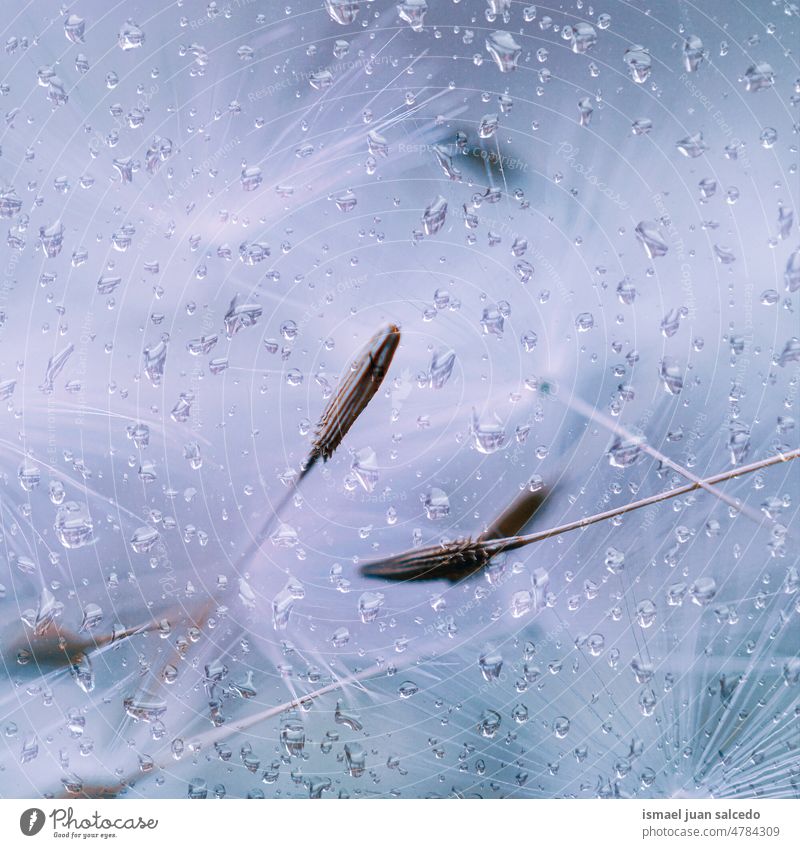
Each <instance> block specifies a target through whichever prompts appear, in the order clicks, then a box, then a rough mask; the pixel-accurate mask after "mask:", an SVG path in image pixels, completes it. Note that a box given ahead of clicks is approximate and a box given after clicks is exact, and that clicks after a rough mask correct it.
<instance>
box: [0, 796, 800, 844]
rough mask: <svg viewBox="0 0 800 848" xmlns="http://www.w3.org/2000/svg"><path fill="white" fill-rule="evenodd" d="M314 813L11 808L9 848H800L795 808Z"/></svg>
mask: <svg viewBox="0 0 800 848" xmlns="http://www.w3.org/2000/svg"><path fill="white" fill-rule="evenodd" d="M310 803H313V802H312V801H294V802H292V801H286V802H280V801H271V802H270V801H266V802H264V801H262V802H261V803H258V802H257V801H241V800H230V801H222V802H219V803H205V804H202V803H201V804H198V803H193V802H191V801H189V800H171V801H168V800H165V801H142V800H123V799H119V800H113V801H109V800H105V801H91V800H78V799H76V800H71V801H46V800H40V801H16V800H13V801H12V800H2V801H0V818H1V820H2V825H0V844H2V845H3V846H4V847H7V846H17V845H25V846H28V848H31V846H34V845H36V844H37V842H39V843H47V844H51V840H54V839H56V840H59V841H60V842H62V843H63V842H72V843H75V842H78V841H79V842H81V843H85V842H86V841H95V842H98V841H102V842H106V843H110V844H112V845H115V846H123V845H124V846H128V845H158V846H161V845H181V846H188V845H197V846H205V845H208V844H210V843H211V841H212V840H214V841H217V840H229V839H231V838H243V839H248V838H252V839H255V840H257V842H258V843H260V844H261V843H263V842H265V841H267V840H268V841H269V842H270V843H273V844H275V843H278V844H287V843H295V842H298V841H299V842H302V843H303V844H313V845H318V846H334V847H336V846H340V845H341V846H345V845H346V846H348V848H352V846H353V844H354V842H356V843H361V842H362V841H364V840H369V841H372V838H373V837H374V838H375V840H376V841H377V842H378V843H379V844H380V846H381V848H392V846H395V845H397V846H404V848H405V846H408V845H409V843H410V842H411V843H416V842H417V841H418V840H421V841H422V843H423V844H427V843H429V842H432V841H434V839H436V840H438V839H440V838H442V837H446V839H447V843H448V844H450V845H459V844H460V845H464V846H473V845H489V844H498V843H500V842H507V843H509V844H517V843H524V844H531V845H533V844H538V845H541V844H548V845H550V844H554V843H556V844H558V845H560V846H565V848H566V846H569V848H572V846H581V845H587V846H589V845H590V846H592V848H602V847H603V846H606V845H607V846H613V848H626V847H627V846H633V845H644V846H648V845H651V846H665V847H666V846H678V845H681V846H695V845H696V846H712V845H720V846H722V845H726V846H727V845H736V844H742V845H753V846H775V848H777V846H784V845H792V846H796V845H800V826H798V814H799V813H800V807H798V806H796V805H795V804H794V803H793V802H792V801H777V800H752V801H707V800H686V799H678V798H676V799H671V800H666V801H627V800H626V801H621V800H618V801H589V800H587V801H567V800H532V801H506V802H503V801H498V800H495V801H479V800H466V801H461V802H454V803H445V802H444V801H440V802H438V803H437V802H435V801H425V800H418V801H412V800H408V801H400V800H374V801H360V802H359V801H356V802H353V803H356V804H357V805H358V809H357V810H354V809H353V806H352V803H344V802H342V803H332V802H330V801H328V802H326V801H323V802H322V803H323V804H325V812H324V814H315V815H310V814H309V813H310V811H307V812H306V813H302V812H300V813H298V810H297V809H296V807H295V805H297V804H310ZM265 804H267V805H268V809H265ZM289 804H291V805H292V807H291V809H290V808H289ZM486 805H490V807H491V809H487V806H486ZM412 806H413V807H414V809H413V810H411V809H409V808H410V807H412ZM395 820H396V824H395V825H394V826H393V825H392V824H391V822H392V821H395ZM358 834H360V835H358Z"/></svg>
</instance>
